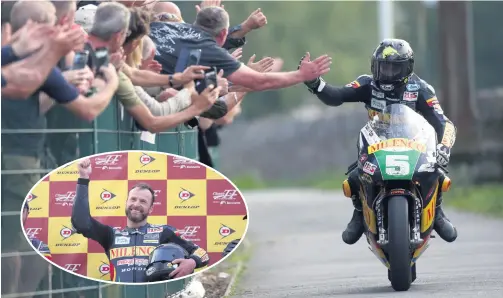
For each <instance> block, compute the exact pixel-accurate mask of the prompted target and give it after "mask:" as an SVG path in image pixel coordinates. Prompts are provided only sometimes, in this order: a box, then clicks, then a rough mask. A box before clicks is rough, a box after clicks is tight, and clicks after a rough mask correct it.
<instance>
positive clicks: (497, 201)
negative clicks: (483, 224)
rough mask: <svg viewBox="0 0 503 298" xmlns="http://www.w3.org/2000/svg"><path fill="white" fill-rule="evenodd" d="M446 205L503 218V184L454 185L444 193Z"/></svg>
mask: <svg viewBox="0 0 503 298" xmlns="http://www.w3.org/2000/svg"><path fill="white" fill-rule="evenodd" d="M444 202H445V204H446V205H447V206H450V207H453V208H456V209H459V210H466V211H470V212H474V213H479V214H486V215H491V216H496V217H502V218H503V184H501V183H499V184H496V183H493V184H485V185H473V186H460V187H455V186H454V184H453V186H452V187H451V190H450V191H449V192H447V193H445V194H444Z"/></svg>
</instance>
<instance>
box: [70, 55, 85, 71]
mask: <svg viewBox="0 0 503 298" xmlns="http://www.w3.org/2000/svg"><path fill="white" fill-rule="evenodd" d="M88 59H89V52H88V51H82V52H76V53H75V57H74V58H73V65H72V69H83V68H85V67H86V66H87V60H88Z"/></svg>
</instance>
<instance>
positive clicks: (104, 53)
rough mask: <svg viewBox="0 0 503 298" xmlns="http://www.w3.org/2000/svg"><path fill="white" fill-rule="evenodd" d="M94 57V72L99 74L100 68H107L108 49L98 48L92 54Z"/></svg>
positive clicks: (108, 60)
mask: <svg viewBox="0 0 503 298" xmlns="http://www.w3.org/2000/svg"><path fill="white" fill-rule="evenodd" d="M94 56H95V57H96V65H95V67H96V70H95V71H96V72H97V73H100V68H101V67H102V66H107V65H108V63H109V62H110V57H109V56H108V49H107V48H98V49H96V51H95V52H94Z"/></svg>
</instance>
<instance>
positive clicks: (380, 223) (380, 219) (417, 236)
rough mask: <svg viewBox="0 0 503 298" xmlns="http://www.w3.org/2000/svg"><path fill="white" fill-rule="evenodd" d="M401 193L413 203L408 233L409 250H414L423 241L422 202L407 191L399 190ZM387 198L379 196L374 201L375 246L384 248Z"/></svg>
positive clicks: (386, 241) (386, 232) (386, 238)
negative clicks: (376, 233)
mask: <svg viewBox="0 0 503 298" xmlns="http://www.w3.org/2000/svg"><path fill="white" fill-rule="evenodd" d="M400 191H401V192H403V196H404V197H409V198H412V200H413V202H414V207H413V212H412V227H411V233H410V238H411V239H410V244H411V249H413V250H415V249H416V248H418V247H419V246H421V245H422V244H423V241H424V240H423V239H421V210H422V201H421V199H420V198H418V197H417V196H415V195H414V194H412V193H411V192H409V191H406V190H405V191H404V190H403V189H402V190H400ZM386 197H389V194H388V195H380V196H379V198H378V199H377V200H376V201H375V205H374V210H375V211H376V217H377V232H378V240H377V244H379V246H381V247H385V246H386V245H387V244H388V242H389V239H388V231H387V229H386V227H385V225H384V216H383V215H384V203H383V202H384V199H385V198H386Z"/></svg>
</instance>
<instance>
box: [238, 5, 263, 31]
mask: <svg viewBox="0 0 503 298" xmlns="http://www.w3.org/2000/svg"><path fill="white" fill-rule="evenodd" d="M266 24H267V18H266V16H265V15H264V14H263V13H262V9H261V8H258V9H257V10H255V11H254V12H252V13H251V14H250V16H249V17H248V18H247V19H246V21H244V23H243V26H244V27H247V28H248V29H250V30H256V29H259V28H262V27H264V26H265V25H266Z"/></svg>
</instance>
